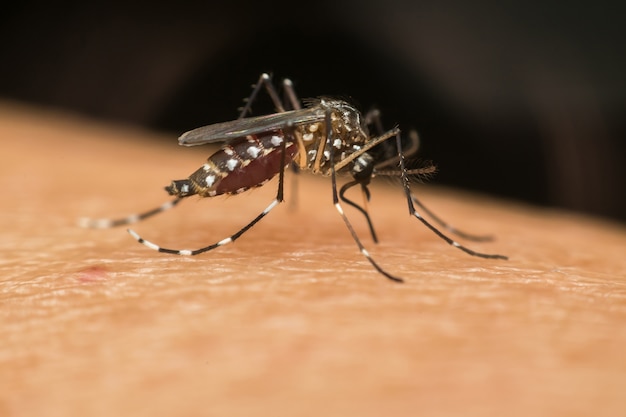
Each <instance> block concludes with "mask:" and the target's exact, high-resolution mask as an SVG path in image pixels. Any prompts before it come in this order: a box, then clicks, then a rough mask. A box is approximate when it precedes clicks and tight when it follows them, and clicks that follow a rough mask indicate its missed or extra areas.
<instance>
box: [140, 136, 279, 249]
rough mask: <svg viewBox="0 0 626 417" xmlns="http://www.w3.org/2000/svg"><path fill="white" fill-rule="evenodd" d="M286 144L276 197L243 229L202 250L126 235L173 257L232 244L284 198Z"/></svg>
mask: <svg viewBox="0 0 626 417" xmlns="http://www.w3.org/2000/svg"><path fill="white" fill-rule="evenodd" d="M286 143H287V139H286V138H285V140H283V141H282V143H281V148H280V149H281V165H280V166H281V169H280V171H278V190H277V191H276V197H275V198H274V200H272V202H271V203H270V204H269V205H268V206H267V207H266V208H265V210H263V211H262V212H261V213H260V214H259V215H258V216H256V217H255V218H254V219H252V221H250V222H249V223H248V224H246V225H245V226H244V227H242V228H241V229H239V230H238V231H237V232H236V233H234V234H232V235H230V236H229V237H227V238H225V239H222V240H220V241H219V242H216V243H213V244H211V245H207V246H204V247H202V248H199V249H169V248H163V247H161V246H159V245H157V244H155V243H153V242H151V241H148V240H146V239H144V238H142V237H141V236H140V235H139V234H138V233H137V232H135V231H134V230H132V229H128V233H130V235H131V236H132V237H133V238H135V240H137V242H139V243H141V244H142V245H144V246H147V247H148V248H150V249H152V250H155V251H157V252H162V253H169V254H173V255H184V256H194V255H199V254H201V253H204V252H208V251H210V250H213V249H215V248H218V247H220V246H224V245H226V244H228V243H232V242H234V241H235V240H237V239H238V238H239V237H240V236H241V235H243V234H244V233H246V232H247V231H248V230H250V229H251V228H252V226H254V225H255V224H257V223H258V222H259V221H260V220H261V219H262V218H263V217H265V216H267V215H268V214H269V212H270V211H272V210H273V209H274V207H276V206H277V205H278V204H280V203H281V202H282V201H283V200H284V198H283V184H284V181H285V165H286Z"/></svg>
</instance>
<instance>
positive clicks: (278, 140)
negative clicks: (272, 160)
mask: <svg viewBox="0 0 626 417" xmlns="http://www.w3.org/2000/svg"><path fill="white" fill-rule="evenodd" d="M270 142H272V145H274V146H276V147H278V146H280V144H281V143H283V138H281V137H280V136H272V138H271V139H270Z"/></svg>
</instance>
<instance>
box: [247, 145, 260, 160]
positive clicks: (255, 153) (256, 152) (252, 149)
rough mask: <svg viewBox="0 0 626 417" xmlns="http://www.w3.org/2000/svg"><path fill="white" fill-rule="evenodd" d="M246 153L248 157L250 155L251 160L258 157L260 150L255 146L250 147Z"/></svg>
mask: <svg viewBox="0 0 626 417" xmlns="http://www.w3.org/2000/svg"><path fill="white" fill-rule="evenodd" d="M246 153H247V154H248V155H250V156H251V157H252V158H256V157H257V156H259V153H261V149H259V148H258V147H256V146H250V147H249V148H248V149H247V150H246Z"/></svg>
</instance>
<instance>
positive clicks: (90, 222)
mask: <svg viewBox="0 0 626 417" xmlns="http://www.w3.org/2000/svg"><path fill="white" fill-rule="evenodd" d="M180 200H182V198H177V199H174V200H172V201H168V202H167V203H164V204H162V205H161V206H159V207H157V208H154V209H152V210H148V211H146V212H143V213H138V214H131V215H130V216H127V217H124V218H121V219H90V218H88V217H83V218H81V219H78V225H79V226H80V227H84V228H88V229H109V228H111V227H117V226H123V225H127V224H133V223H137V222H139V221H141V220H144V219H147V218H148V217H152V216H154V215H156V214H159V213H162V212H164V211H167V210H170V209H172V208H174V207H175V206H176V204H178V203H180Z"/></svg>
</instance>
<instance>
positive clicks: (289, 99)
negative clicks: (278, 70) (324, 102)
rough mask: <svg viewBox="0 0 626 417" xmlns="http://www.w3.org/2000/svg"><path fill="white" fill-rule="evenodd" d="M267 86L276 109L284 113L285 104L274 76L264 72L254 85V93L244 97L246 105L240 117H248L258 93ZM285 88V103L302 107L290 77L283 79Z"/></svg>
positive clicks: (294, 107) (295, 107) (292, 106)
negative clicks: (275, 84) (273, 79)
mask: <svg viewBox="0 0 626 417" xmlns="http://www.w3.org/2000/svg"><path fill="white" fill-rule="evenodd" d="M263 87H265V91H267V94H268V95H269V96H270V98H271V99H272V103H274V107H276V111H277V112H279V113H282V112H284V111H285V105H284V104H283V103H282V102H281V101H280V97H279V96H278V92H277V91H276V87H274V84H272V78H271V77H270V76H269V74H266V73H263V74H261V76H260V77H259V80H258V81H257V82H256V84H254V85H253V89H252V93H251V94H250V96H249V97H248V98H246V99H244V103H246V104H245V106H243V107H242V108H241V113H239V117H238V119H243V118H244V117H246V114H248V113H250V112H251V111H252V103H253V102H254V100H255V99H256V97H257V95H258V94H259V92H260V91H261V88H263ZM283 89H284V91H285V95H286V100H285V104H287V103H289V105H290V106H291V108H292V109H300V108H301V107H302V106H301V105H300V100H299V99H298V96H297V95H296V93H295V91H294V89H293V83H292V82H291V80H290V79H288V78H285V79H284V80H283Z"/></svg>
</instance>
